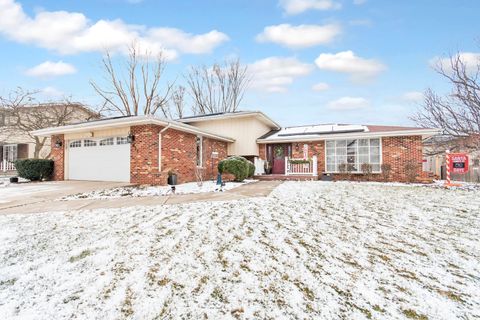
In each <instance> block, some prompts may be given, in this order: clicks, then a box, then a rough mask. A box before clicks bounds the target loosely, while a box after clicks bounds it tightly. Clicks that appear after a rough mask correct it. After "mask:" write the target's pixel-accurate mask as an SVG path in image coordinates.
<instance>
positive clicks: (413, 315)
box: [402, 309, 428, 320]
mask: <svg viewBox="0 0 480 320" xmlns="http://www.w3.org/2000/svg"><path fill="white" fill-rule="evenodd" d="M402 313H403V314H404V315H405V317H407V318H409V319H415V320H428V317H427V316H426V315H423V314H418V313H417V312H416V311H415V310H412V309H406V310H402Z"/></svg>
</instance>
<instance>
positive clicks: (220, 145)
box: [203, 138, 227, 179]
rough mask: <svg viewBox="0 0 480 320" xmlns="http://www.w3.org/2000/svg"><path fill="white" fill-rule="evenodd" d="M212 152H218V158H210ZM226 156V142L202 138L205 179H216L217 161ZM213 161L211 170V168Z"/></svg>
mask: <svg viewBox="0 0 480 320" xmlns="http://www.w3.org/2000/svg"><path fill="white" fill-rule="evenodd" d="M212 152H218V158H216V159H212ZM226 157H227V143H226V142H222V141H218V140H213V139H209V138H204V139H203V166H204V168H205V169H204V170H205V179H216V178H217V174H218V162H219V161H221V160H223V159H225V158H226ZM212 162H213V170H212Z"/></svg>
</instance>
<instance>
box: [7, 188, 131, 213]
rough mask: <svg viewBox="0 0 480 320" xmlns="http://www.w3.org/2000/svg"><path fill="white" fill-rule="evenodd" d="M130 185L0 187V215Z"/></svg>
mask: <svg viewBox="0 0 480 320" xmlns="http://www.w3.org/2000/svg"><path fill="white" fill-rule="evenodd" d="M126 185H129V184H128V183H125V182H98V181H55V182H53V181H52V182H30V183H18V184H9V185H7V186H0V213H2V212H3V211H6V209H9V208H15V207H21V206H26V205H32V204H36V203H44V202H50V201H54V200H56V199H59V198H61V197H64V196H68V195H71V194H76V193H83V192H90V191H94V190H103V189H109V188H115V187H122V186H126Z"/></svg>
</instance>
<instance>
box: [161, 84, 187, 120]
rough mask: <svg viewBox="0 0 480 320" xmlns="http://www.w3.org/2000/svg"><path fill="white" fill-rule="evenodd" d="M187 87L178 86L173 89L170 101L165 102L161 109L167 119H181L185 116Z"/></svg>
mask: <svg viewBox="0 0 480 320" xmlns="http://www.w3.org/2000/svg"><path fill="white" fill-rule="evenodd" d="M185 90H186V89H185V87H184V86H177V87H175V88H174V89H172V92H171V95H170V99H169V101H168V103H164V104H163V105H162V106H161V107H160V110H161V111H162V114H163V116H164V117H165V118H167V119H181V118H183V117H184V116H185Z"/></svg>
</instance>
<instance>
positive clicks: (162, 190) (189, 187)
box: [61, 180, 256, 200]
mask: <svg viewBox="0 0 480 320" xmlns="http://www.w3.org/2000/svg"><path fill="white" fill-rule="evenodd" d="M255 181H256V180H245V181H244V182H226V183H225V186H224V187H222V190H223V191H227V190H231V189H234V188H237V187H239V186H242V185H244V184H246V183H252V182H255ZM215 191H219V186H218V185H217V184H216V181H215V182H214V181H204V182H203V183H202V185H199V184H198V183H197V182H189V183H182V184H179V185H177V186H176V190H175V194H189V193H202V192H215ZM171 192H172V191H171V187H170V186H127V187H119V188H112V189H106V190H95V191H91V192H86V193H79V194H74V195H70V196H66V197H63V198H62V199H61V200H78V199H110V198H121V197H154V196H164V195H168V194H171Z"/></svg>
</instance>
